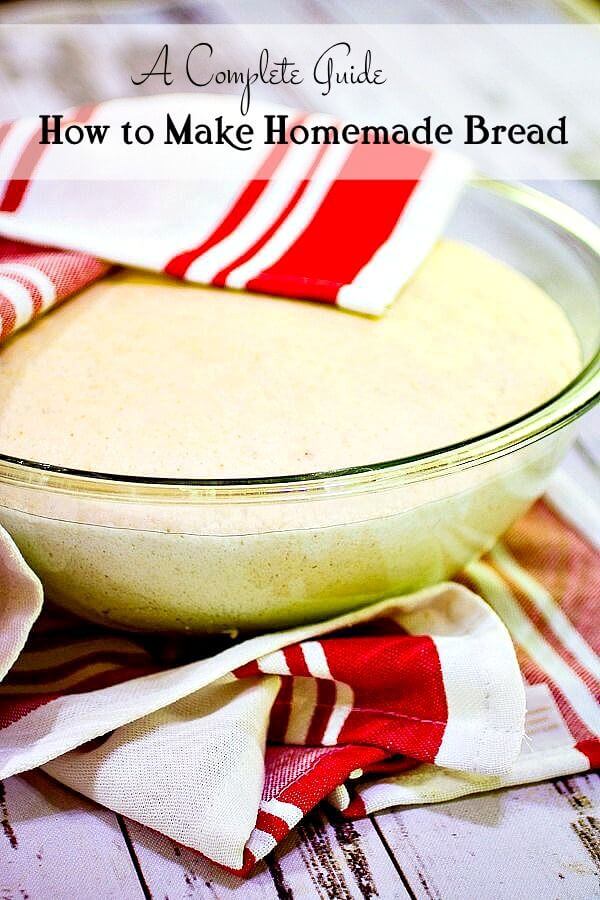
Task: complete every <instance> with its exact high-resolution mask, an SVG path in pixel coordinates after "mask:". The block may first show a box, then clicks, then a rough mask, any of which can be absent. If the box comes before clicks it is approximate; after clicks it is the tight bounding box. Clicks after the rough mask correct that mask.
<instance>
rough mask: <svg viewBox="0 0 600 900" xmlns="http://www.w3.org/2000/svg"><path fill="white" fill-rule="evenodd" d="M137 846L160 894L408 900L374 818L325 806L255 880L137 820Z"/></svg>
mask: <svg viewBox="0 0 600 900" xmlns="http://www.w3.org/2000/svg"><path fill="white" fill-rule="evenodd" d="M126 828H127V832H128V834H129V836H130V839H131V846H132V849H133V852H134V853H135V856H136V858H137V860H138V863H139V866H140V869H141V871H142V872H143V874H144V880H145V883H146V886H147V889H148V891H149V893H150V895H151V896H152V897H165V896H167V897H169V900H179V898H184V897H214V898H218V900H226V898H232V897H234V896H236V895H237V896H242V897H243V898H244V900H259V898H264V900H271V898H272V900H278V898H279V900H294V898H297V900H313V898H314V900H329V898H340V900H352V898H354V897H357V898H364V900H372V898H376V897H382V898H385V900H406V898H408V897H409V896H410V894H408V893H407V891H406V889H405V887H404V885H403V882H402V879H401V877H400V875H399V873H398V870H397V868H396V866H395V864H394V862H393V861H392V859H391V858H390V855H389V853H388V851H387V850H386V848H385V846H384V844H383V842H382V841H381V838H380V837H379V835H378V833H377V831H376V830H375V829H374V828H373V825H372V823H371V822H370V821H369V819H364V820H362V821H358V822H345V821H343V820H341V819H336V818H334V817H330V818H328V817H327V816H326V814H325V813H324V812H323V811H318V812H316V813H314V814H313V815H311V816H309V817H308V818H307V819H306V820H305V821H304V822H303V823H302V825H301V826H300V827H299V828H298V829H297V830H296V832H295V833H294V834H292V835H290V837H289V839H288V840H286V841H285V842H284V843H283V844H282V845H281V846H280V847H278V848H277V850H276V851H275V853H274V854H273V856H272V857H271V858H270V859H269V861H268V864H265V863H261V864H259V866H258V867H257V870H256V872H255V874H254V875H253V877H252V878H250V879H249V880H248V881H240V879H239V878H235V877H233V876H230V875H227V874H225V873H222V872H220V871H218V870H217V869H216V868H215V867H214V866H212V865H211V864H210V863H208V862H207V861H206V860H204V859H203V858H202V857H201V856H200V854H198V853H195V852H194V851H193V850H188V849H186V848H185V847H181V846H179V845H177V844H175V843H173V841H171V840H169V839H168V838H165V837H163V836H162V835H160V834H157V833H156V832H152V831H149V830H148V829H147V828H144V827H143V826H142V825H138V824H137V823H135V822H127V823H126Z"/></svg>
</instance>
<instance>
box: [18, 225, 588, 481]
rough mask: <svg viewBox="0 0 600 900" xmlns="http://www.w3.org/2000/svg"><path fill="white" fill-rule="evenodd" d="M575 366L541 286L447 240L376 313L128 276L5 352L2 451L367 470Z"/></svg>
mask: <svg viewBox="0 0 600 900" xmlns="http://www.w3.org/2000/svg"><path fill="white" fill-rule="evenodd" d="M579 368H580V351H579V346H578V342H577V339H576V337H575V334H574V333H573V331H572V329H571V326H570V325H569V323H568V321H567V319H566V317H565V315H564V314H563V312H562V311H561V309H560V308H559V306H558V305H557V304H556V303H555V302H554V301H553V300H552V299H551V298H550V297H548V296H547V295H546V294H545V293H544V292H543V291H542V290H540V289H539V288H538V287H537V286H535V285H534V284H532V283H531V282H530V281H528V280H527V279H526V278H524V277H523V276H522V275H520V274H518V273H517V272H514V271H512V270H511V269H509V268H507V267H506V266H505V265H503V264H501V263H500V262H497V261H495V260H493V259H491V258H490V257H488V256H486V255H484V254H483V253H481V252H479V251H477V250H475V249H473V248H471V247H469V246H466V245H462V244H457V243H453V242H449V241H443V242H441V243H440V244H438V246H437V247H436V248H435V250H434V251H433V252H432V253H431V255H430V256H429V258H428V259H427V261H426V262H425V263H424V264H423V266H422V267H421V268H420V270H419V272H418V273H417V274H416V275H415V276H414V278H413V279H412V280H411V282H410V283H409V284H408V285H407V286H406V288H405V289H404V290H403V291H402V293H401V294H400V295H399V297H398V298H397V300H396V302H395V303H394V304H393V306H392V307H391V309H390V310H389V311H388V313H387V314H386V315H385V316H384V317H383V318H382V319H379V320H373V319H367V318H364V317H361V316H356V315H352V314H348V313H344V312H342V311H340V310H338V309H335V308H332V307H329V306H327V305H325V304H317V303H307V302H298V301H292V300H282V299H279V298H270V297H261V296H248V295H245V294H240V293H235V292H231V291H222V290H212V289H204V288H200V287H194V286H191V285H180V284H177V283H174V282H172V281H169V280H167V279H164V278H159V277H153V276H148V275H145V274H139V273H135V272H122V273H118V274H116V275H114V276H112V277H110V278H108V279H105V280H103V281H102V282H100V283H98V284H96V285H93V286H91V287H90V288H88V289H87V290H85V291H84V292H83V293H82V294H80V295H79V296H78V297H77V298H74V299H73V300H72V301H69V302H67V303H65V304H64V305H63V306H61V307H59V308H57V309H56V310H55V311H53V312H51V313H50V314H48V315H47V316H45V317H43V318H41V319H39V320H38V321H37V322H36V323H34V324H33V325H32V326H31V327H30V328H28V329H26V330H25V331H23V332H22V333H20V334H18V335H17V336H16V337H15V338H13V339H12V340H11V341H10V342H9V343H8V344H7V345H6V346H5V347H3V348H2V349H1V350H0V452H3V453H6V454H10V455H12V456H17V457H22V458H25V459H28V460H34V461H37V462H44V463H50V464H54V465H59V466H66V467H71V468H77V469H86V470H93V471H98V472H106V473H119V474H129V475H139V476H162V477H168V476H171V477H197V478H201V477H208V478H211V477H212V478H235V477H257V476H275V475H286V474H299V473H308V472H316V471H324V470H328V469H335V468H344V467H348V466H354V465H366V464H369V463H374V462H378V461H382V460H388V459H397V458H400V457H404V456H407V455H412V454H417V453H421V452H423V451H427V450H431V449H434V448H436V447H442V446H446V445H448V444H453V443H456V442H458V441H462V440H464V439H465V438H468V437H472V436H475V435H478V434H482V433H484V432H486V431H489V430H490V429H493V428H495V427H497V426H500V425H502V424H504V423H506V422H508V421H510V420H512V419H514V418H516V417H518V416H520V415H522V414H524V413H526V412H528V411H530V410H531V409H533V408H534V407H536V406H538V405H539V404H541V403H543V402H544V401H545V400H547V399H549V398H550V397H551V396H553V395H554V394H556V393H557V392H558V391H560V390H561V389H562V388H563V387H564V386H565V385H566V384H567V383H568V382H569V381H570V380H571V379H572V378H573V377H574V376H575V375H576V374H577V372H578V370H579Z"/></svg>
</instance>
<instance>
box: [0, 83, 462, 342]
mask: <svg viewBox="0 0 600 900" xmlns="http://www.w3.org/2000/svg"><path fill="white" fill-rule="evenodd" d="M237 103H238V101H237V99H236V98H234V97H228V96H223V95H219V96H214V95H211V94H189V95H185V94H184V95H174V96H161V97H150V98H143V99H137V100H113V101H109V102H106V103H101V104H98V105H97V106H94V107H91V106H86V107H81V108H80V109H76V110H71V111H70V112H69V113H68V114H67V115H66V118H65V123H66V122H71V123H86V124H89V125H94V124H100V123H104V124H110V125H111V128H112V131H111V132H109V140H108V141H107V142H106V143H105V144H103V145H102V146H98V145H97V144H93V145H86V144H85V143H82V144H80V145H77V146H68V145H65V144H62V145H50V146H41V145H40V143H39V140H40V123H39V120H37V119H28V120H18V121H16V122H12V123H6V124H4V125H0V235H4V236H5V237H12V238H16V239H19V240H23V241H33V242H35V243H38V244H44V245H50V246H53V247H63V248H68V249H70V250H78V251H82V252H84V253H86V254H89V255H90V256H92V257H97V258H100V259H104V260H110V261H111V262H116V263H121V264H124V265H128V266H135V267H139V268H145V269H150V270H152V271H158V272H165V273H167V274H168V275H171V276H173V277H176V278H184V279H186V280H189V281H194V282H198V283H201V284H211V285H216V286H220V287H231V288H245V289H247V290H249V291H257V292H261V293H268V294H276V295H282V296H286V297H295V298H303V299H309V300H320V301H324V302H326V303H337V304H338V305H339V306H342V307H345V308H347V309H351V310H354V311H357V312H362V313H368V314H371V315H380V314H382V313H383V312H384V311H385V309H386V307H387V306H389V304H390V303H391V302H392V301H393V299H394V297H395V296H396V295H397V293H398V291H399V290H400V288H401V287H402V285H403V284H404V283H405V282H406V280H407V279H408V278H409V277H410V275H411V274H412V273H413V272H414V271H415V269H416V268H417V266H418V265H419V264H420V263H421V262H422V260H423V259H424V257H425V256H426V254H427V252H428V251H429V250H430V248H431V246H432V245H433V243H434V242H435V240H436V239H437V238H438V237H439V235H440V232H441V230H442V228H443V227H444V225H445V222H446V220H447V218H448V217H449V215H450V213H451V211H452V209H453V207H454V204H455V202H456V200H457V197H458V195H459V192H460V190H461V188H462V186H463V184H464V181H465V179H466V178H467V177H468V175H469V166H468V164H467V163H466V162H465V161H464V160H463V159H462V158H459V157H456V156H454V155H453V154H450V153H439V152H433V151H431V150H430V149H426V148H421V147H415V146H405V145H398V144H389V145H383V144H366V143H356V144H322V145H314V144H309V143H307V144H292V143H287V144H275V145H273V146H268V145H265V144H264V142H263V140H262V139H260V137H259V136H261V135H262V132H263V131H264V125H263V121H264V116H265V115H266V114H287V115H289V116H290V118H289V122H290V123H292V124H293V123H298V122H301V123H305V124H306V125H307V126H310V125H312V124H320V125H328V124H336V123H335V120H333V119H331V118H330V117H328V116H323V115H317V114H313V115H306V114H302V113H298V112H297V111H293V110H289V109H286V108H284V107H273V106H267V105H265V104H259V103H256V104H253V108H252V111H251V114H250V115H249V116H248V117H247V122H248V123H249V124H252V125H253V126H254V127H255V129H256V133H257V139H256V140H255V142H254V144H253V146H252V148H251V149H250V150H248V151H238V150H232V149H227V148H222V147H215V146H212V145H205V146H195V147H191V148H189V147H183V146H177V147H172V146H170V147H165V146H164V145H163V144H162V143H160V141H158V142H157V143H156V144H152V145H151V146H149V147H143V148H139V147H138V148H136V147H127V146H124V145H123V143H122V142H121V141H120V140H119V139H118V135H119V134H120V127H119V126H120V123H122V122H125V121H133V122H144V123H146V124H148V125H151V126H152V127H154V129H155V132H156V133H157V134H158V135H162V134H163V132H164V122H165V118H166V114H167V113H169V114H170V115H171V117H172V118H173V119H174V120H175V121H177V122H179V123H181V122H183V121H184V119H185V116H186V115H187V114H188V113H189V114H191V116H192V119H193V121H194V122H200V121H203V122H207V121H211V120H213V121H214V117H215V116H216V115H222V116H223V118H224V119H225V121H236V120H238V119H239V118H240V115H239V111H238V109H237ZM136 153H137V155H135V154H136ZM190 156H191V159H190ZM160 173H163V175H162V177H161V175H160ZM157 179H158V180H157ZM17 275H18V273H17ZM13 277H14V275H13V273H12V271H11V269H10V266H9V262H7V261H5V262H4V263H3V268H2V273H1V277H0V297H2V303H3V305H4V308H5V309H6V308H7V305H8V304H12V305H14V306H15V307H16V320H17V325H18V324H22V323H24V322H25V321H26V320H27V317H28V311H30V312H31V311H33V312H36V311H38V310H37V309H36V308H35V306H32V305H31V304H28V300H27V298H26V296H25V294H24V292H23V291H22V290H19V289H18V288H17V289H15V288H14V287H13V286H12V285H11V284H9V283H8V279H11V278H13ZM48 302H50V301H45V303H46V305H47V304H48ZM30 312H29V314H30ZM4 330H5V331H6V330H7V329H6V327H5V329H4Z"/></svg>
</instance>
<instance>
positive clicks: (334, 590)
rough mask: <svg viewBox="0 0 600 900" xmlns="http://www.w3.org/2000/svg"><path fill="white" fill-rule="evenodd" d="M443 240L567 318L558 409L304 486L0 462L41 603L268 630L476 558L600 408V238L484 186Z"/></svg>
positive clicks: (176, 622)
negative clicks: (519, 278) (535, 290)
mask: <svg viewBox="0 0 600 900" xmlns="http://www.w3.org/2000/svg"><path fill="white" fill-rule="evenodd" d="M447 231H448V234H449V235H450V236H451V237H455V238H458V239H460V240H465V241H468V242H470V243H472V244H474V245H475V246H477V247H480V248H482V249H484V250H487V251H488V252H490V253H491V254H492V255H494V256H496V257H497V258H499V259H501V260H503V261H505V262H506V263H508V264H509V265H511V266H513V267H514V268H516V269H518V270H520V271H521V272H523V273H524V274H525V275H527V276H528V277H529V278H531V279H532V280H533V281H535V282H537V283H538V284H539V285H540V286H541V287H543V288H544V289H545V290H546V291H547V292H548V293H549V294H550V295H551V296H552V297H553V298H554V299H555V300H556V301H557V302H558V303H559V304H560V305H561V306H562V307H563V308H564V310H565V312H566V314H567V315H568V317H569V319H570V321H571V323H572V324H573V327H574V329H575V331H576V332H577V335H578V337H579V340H580V343H581V347H582V354H583V364H582V370H581V372H580V373H579V375H578V376H577V378H576V379H575V380H574V381H573V382H572V383H571V384H569V385H568V386H567V387H566V388H565V389H564V390H563V391H562V392H561V393H560V394H559V395H558V396H556V397H554V398H553V399H552V400H550V401H549V402H547V403H545V404H544V405H543V406H541V407H539V408H538V409H535V410H532V411H531V412H530V413H529V414H527V415H526V416H523V417H521V418H520V419H518V420H516V421H514V422H510V423H508V424H506V425H504V426H503V427H501V428H498V429H496V430H495V431H493V432H490V433H488V434H485V435H481V436H479V437H476V438H472V439H470V440H467V441H464V442H463V443H461V444H458V445H455V446H452V447H446V448H442V449H437V450H435V451H432V452H428V453H423V454H420V455H418V456H414V457H410V458H404V459H398V460H385V461H382V462H380V463H378V464H375V465H368V466H361V467H355V468H353V469H347V470H338V471H333V472H319V473H315V474H313V475H302V476H295V475H286V476H280V477H279V476H278V477H273V478H270V479H237V480H210V479H209V480H207V479H203V480H190V479H186V480H181V479H153V480H152V479H147V478H133V477H125V476H115V475H110V474H103V473H93V472H77V471H73V470H68V469H62V468H57V467H54V466H48V465H44V464H43V463H37V462H32V461H25V460H19V459H14V458H10V457H8V456H3V455H1V454H0V524H2V525H3V526H4V527H5V528H6V529H7V531H8V532H10V534H11V535H12V536H13V538H14V539H15V541H16V542H17V544H18V546H19V547H20V548H21V551H22V552H23V554H24V556H25V558H26V559H27V560H28V562H29V563H30V565H31V566H32V568H33V569H34V570H35V571H36V572H37V573H38V574H39V576H40V577H41V579H42V581H43V583H44V587H45V590H46V593H47V596H48V597H49V598H51V599H52V600H54V601H56V602H57V603H59V604H61V605H63V606H65V607H67V608H69V609H71V610H73V611H74V612H76V613H79V614H81V615H83V616H85V617H87V618H90V619H92V620H95V621H99V622H102V623H105V624H110V625H113V626H118V627H123V628H128V629H146V630H163V631H177V630H178V631H182V630H186V631H187V630H197V631H229V630H232V629H266V628H274V627H282V626H286V625H291V624H294V623H297V622H300V621H307V620H311V619H318V618H322V617H325V616H330V615H333V614H334V613H337V612H340V611H342V610H347V609H350V608H352V607H356V606H358V605H361V604H364V603H367V602H369V601H372V600H375V599H377V598H380V597H383V596H389V595H393V594H397V593H401V592H405V591H410V590H413V589H416V588H420V587H423V586H425V585H427V584H431V583H434V582H437V581H440V580H444V579H447V578H449V577H451V576H452V575H453V574H454V573H455V572H456V571H457V570H459V569H460V568H461V567H462V566H463V565H465V564H466V563H467V562H468V561H469V560H471V559H472V558H474V557H476V556H478V555H479V554H481V553H482V552H484V551H485V550H487V549H488V548H489V547H490V546H491V545H492V544H493V543H494V541H495V540H496V539H497V538H498V536H499V535H500V534H501V533H502V532H503V531H504V530H505V529H506V528H507V527H508V526H509V525H510V524H511V522H513V521H514V520H515V519H516V518H517V517H518V516H520V515H521V514H522V513H523V512H524V511H525V509H526V508H527V507H528V506H529V505H530V504H531V503H532V501H533V500H535V499H536V498H537V497H538V496H539V495H540V494H541V493H542V492H543V490H544V487H545V485H546V483H547V480H548V478H549V476H550V474H551V472H552V471H553V469H554V468H555V467H556V466H557V464H558V463H559V461H560V459H561V458H562V456H563V454H564V453H565V451H566V449H567V447H568V446H569V444H570V442H571V441H572V440H573V437H574V433H573V427H574V424H575V422H576V420H577V419H578V418H579V417H580V416H581V415H582V414H583V413H585V412H586V410H588V409H590V408H591V407H592V406H593V404H594V403H595V402H596V400H597V399H598V395H599V391H600V349H599V348H600V291H599V288H598V285H599V283H600V278H599V276H600V232H599V230H598V229H597V228H596V227H595V226H594V225H592V224H591V223H590V222H588V221H587V220H585V219H584V218H583V217H581V216H580V215H579V214H577V213H575V212H574V211H573V210H570V209H569V208H568V207H565V206H564V205H562V204H560V203H558V202H557V201H555V200H552V199H551V198H549V197H547V196H545V195H543V194H540V193H538V192H536V191H533V190H531V189H528V188H523V187H516V186H511V185H506V184H503V183H498V182H481V181H479V182H476V183H474V184H473V185H471V186H469V187H468V188H467V190H466V191H465V196H464V199H463V200H462V202H461V204H460V206H459V209H458V211H457V213H456V215H455V216H454V218H453V220H452V222H451V223H450V225H449V228H448V230H447ZM340 314H342V313H340ZM0 440H1V439H0Z"/></svg>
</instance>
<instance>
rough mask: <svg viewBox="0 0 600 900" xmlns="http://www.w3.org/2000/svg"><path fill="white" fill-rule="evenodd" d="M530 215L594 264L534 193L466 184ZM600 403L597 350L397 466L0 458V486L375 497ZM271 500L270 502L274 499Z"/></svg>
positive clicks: (159, 495)
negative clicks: (551, 383)
mask: <svg viewBox="0 0 600 900" xmlns="http://www.w3.org/2000/svg"><path fill="white" fill-rule="evenodd" d="M470 185H471V186H473V187H476V188H483V189H485V190H486V191H488V192H490V193H492V194H495V195H496V196H499V197H503V198H504V199H507V200H509V201H511V202H513V203H515V204H517V205H518V206H520V207H523V208H525V209H527V210H529V211H531V212H534V213H536V214H538V215H539V216H540V217H541V218H543V219H546V220H547V221H548V222H549V223H550V224H551V225H552V226H555V227H556V226H558V228H559V229H560V230H561V231H563V232H564V233H566V234H567V235H568V236H569V237H571V238H575V240H576V241H577V242H578V243H580V244H582V245H583V246H584V248H585V249H586V250H588V251H591V253H592V255H593V256H594V257H595V258H596V259H597V260H598V261H599V262H600V228H599V227H598V226H597V225H595V224H594V223H593V222H592V221H590V220H589V219H587V218H586V217H585V216H583V215H582V214H581V213H579V212H577V211H575V210H574V209H572V208H571V207H569V206H567V205H566V204H565V203H563V202H561V201H559V200H556V199H555V198H554V197H551V196H549V195H548V194H545V193H543V192H541V191H539V190H537V189H535V188H532V187H529V186H526V185H523V184H520V183H516V182H504V181H498V180H494V179H487V178H483V177H479V178H476V179H474V180H472V181H471V182H470ZM599 400H600V346H598V347H597V348H596V352H595V354H594V356H593V357H592V359H591V360H590V361H589V362H588V364H587V365H586V366H585V367H584V368H583V369H582V370H581V371H580V372H579V373H578V375H577V376H576V377H575V378H574V379H573V380H572V381H571V382H570V383H569V384H567V385H566V386H565V387H564V388H563V389H562V390H561V391H560V392H559V393H558V394H555V395H553V396H552V397H551V398H550V399H549V400H547V401H545V402H544V403H543V404H541V405H540V406H538V407H536V408H535V409H533V410H530V411H528V412H527V413H525V414H523V415H521V416H519V417H518V418H516V419H513V420H511V421H510V422H507V423H504V424H503V425H500V426H498V427H496V428H494V429H492V430H490V431H487V432H485V433H483V434H479V435H475V436H473V437H470V438H467V439H465V440H463V441H460V442H457V443H454V444H450V445H448V446H444V447H436V448H435V449H432V450H427V451H424V452H421V453H417V454H414V455H411V456H405V457H401V458H399V459H391V460H383V461H381V462H375V463H369V464H366V465H360V466H351V467H347V468H340V469H333V470H329V471H317V472H310V473H302V474H297V475H273V476H257V477H251V478H171V477H165V478H163V477H155V476H137V475H120V474H116V473H110V472H93V471H87V470H83V469H73V468H69V467H63V466H56V465H52V464H49V463H41V462H36V461H32V460H27V459H22V458H19V457H13V456H10V455H7V454H3V453H0V482H4V483H9V484H12V485H14V484H19V485H21V486H27V487H32V488H33V487H38V488H42V489H44V490H52V491H58V492H60V493H69V494H85V495H86V496H92V495H94V496H100V497H103V498H105V499H114V500H138V501H147V500H154V501H159V502H163V501H176V502H181V501H184V500H188V501H191V502H203V501H209V502H215V501H218V500H219V499H226V500H232V499H234V498H238V499H240V500H242V499H243V500H246V499H247V500H250V499H255V498H268V499H270V500H271V501H272V500H273V499H286V500H291V499H306V495H307V493H310V494H314V492H316V491H318V492H323V491H325V492H327V493H328V494H330V493H332V492H339V491H342V492H344V493H345V492H348V491H350V492H356V491H359V492H360V491H364V490H369V491H371V490H376V489H377V488H386V487H390V486H396V485H398V484H402V483H410V482H414V481H421V480H424V479H425V478H430V477H436V476H440V475H442V474H447V473H449V472H453V471H456V470H459V469H463V468H468V467H471V466H475V465H480V464H482V463H484V462H486V461H488V460H491V459H494V458H499V457H501V456H504V455H506V454H507V453H511V452H513V451H515V450H517V449H519V448H521V447H525V446H527V445H529V444H531V443H534V442H535V441H537V440H540V439H541V438H543V437H545V436H546V435H549V434H552V433H553V432H555V431H557V430H559V429H561V428H563V427H565V426H566V425H568V424H570V423H571V422H573V421H575V420H576V419H577V418H579V417H580V416H581V415H583V414H584V413H585V412H587V411H588V410H589V409H591V408H592V407H593V406H594V405H595V404H596V403H597V402H598V401H599ZM274 495H275V496H274Z"/></svg>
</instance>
